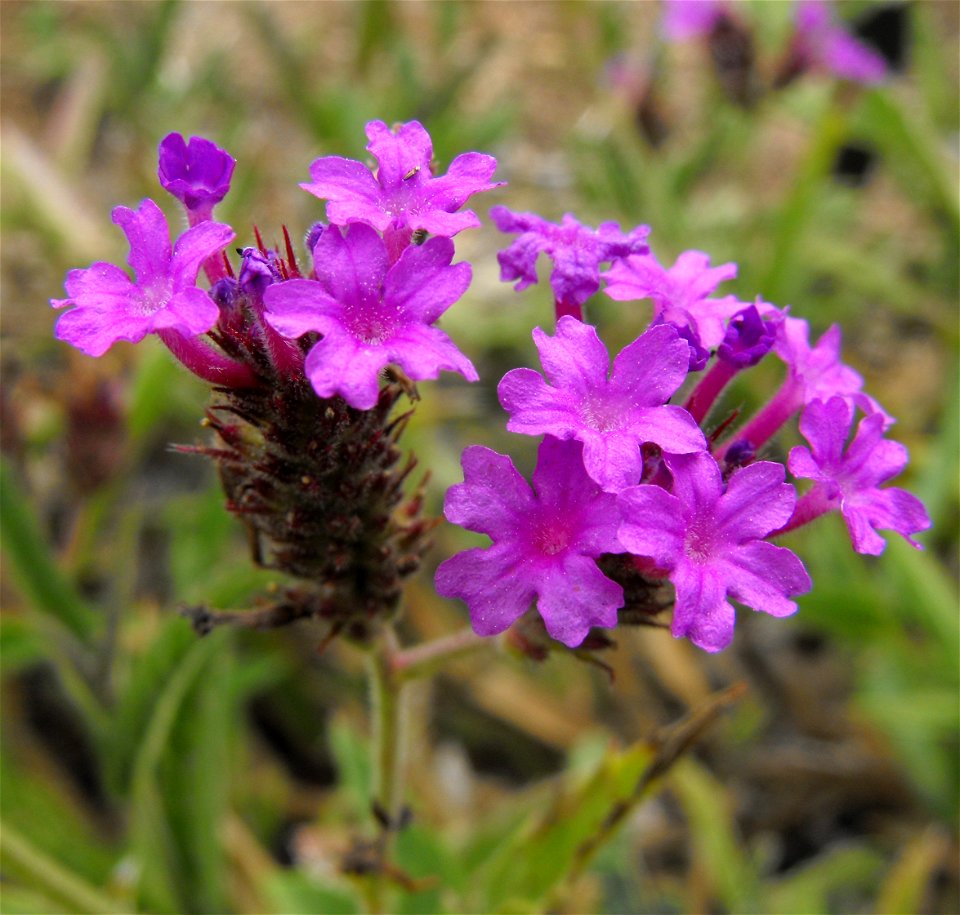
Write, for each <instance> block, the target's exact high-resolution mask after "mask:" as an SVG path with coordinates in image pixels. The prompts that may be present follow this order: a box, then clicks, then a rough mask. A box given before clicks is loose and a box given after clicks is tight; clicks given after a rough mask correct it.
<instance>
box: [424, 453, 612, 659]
mask: <svg viewBox="0 0 960 915" xmlns="http://www.w3.org/2000/svg"><path fill="white" fill-rule="evenodd" d="M580 451H581V449H580V446H579V445H578V444H577V443H576V442H560V441H558V440H557V439H554V438H550V437H547V438H545V439H544V440H543V442H542V443H541V444H540V450H539V455H538V458H537V469H536V470H535V471H534V473H533V489H532V490H531V488H530V487H529V486H528V485H527V482H526V480H524V479H523V477H521V476H520V474H519V473H517V470H516V468H515V467H514V466H513V461H511V460H510V458H509V457H507V456H506V455H502V454H497V453H496V452H495V451H491V450H490V449H489V448H484V447H482V446H480V445H473V446H471V447H470V448H467V450H466V451H464V453H463V476H464V481H463V483H460V484H458V485H457V486H452V487H451V488H450V489H449V490H448V491H447V498H446V503H445V505H444V514H445V515H446V517H447V520H448V521H451V522H452V523H453V524H459V525H461V526H462V527H465V528H467V530H471V531H478V532H480V533H482V534H487V535H488V536H489V537H490V539H491V540H492V541H493V544H492V545H491V546H490V547H488V548H477V549H472V550H467V551H466V552H463V553H458V554H457V555H456V556H453V557H451V558H450V559H448V560H446V561H445V562H443V563H441V564H440V567H439V568H438V569H437V576H436V586H437V592H438V593H439V594H442V595H443V596H444V597H459V598H460V599H461V600H463V601H464V602H465V603H466V604H467V606H468V607H469V609H470V619H471V621H472V623H473V628H474V630H475V631H476V632H477V633H478V634H479V635H496V634H497V633H498V632H503V631H504V630H505V629H507V628H508V627H509V626H510V625H512V624H513V623H514V622H516V621H517V620H518V619H519V618H520V617H521V616H522V615H523V614H524V613H525V612H526V611H527V609H528V608H529V607H530V605H531V604H532V603H533V601H534V600H536V602H537V609H538V611H539V612H540V616H542V617H543V621H544V623H545V624H546V628H547V632H548V633H549V634H550V635H551V637H553V638H555V639H557V640H558V641H560V642H563V643H564V644H565V645H568V646H570V647H571V648H573V647H575V646H577V645H579V644H580V643H581V642H582V641H583V640H584V638H586V636H587V633H588V632H589V630H590V627H591V626H606V627H610V626H615V625H616V623H617V610H618V609H619V608H620V607H621V606H622V605H623V589H622V588H621V587H620V585H618V584H616V583H615V582H612V581H611V580H610V579H609V578H607V577H606V576H605V575H604V574H603V573H602V572H601V571H600V570H599V569H598V568H597V564H596V562H595V560H596V558H597V557H598V556H600V555H601V554H602V553H621V552H623V550H622V549H621V547H620V545H619V543H618V541H617V525H618V524H619V514H618V512H617V503H616V497H615V496H613V495H610V494H608V493H604V492H601V491H600V488H599V487H598V486H597V485H596V483H594V482H593V481H592V480H591V479H590V478H589V477H588V476H587V475H586V473H584V470H583V461H582V459H581V454H580Z"/></svg>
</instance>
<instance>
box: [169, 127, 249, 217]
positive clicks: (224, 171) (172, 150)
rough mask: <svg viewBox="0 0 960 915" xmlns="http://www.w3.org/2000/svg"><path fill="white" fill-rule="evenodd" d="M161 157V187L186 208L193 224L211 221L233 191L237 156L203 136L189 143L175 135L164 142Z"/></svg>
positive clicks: (191, 139)
mask: <svg viewBox="0 0 960 915" xmlns="http://www.w3.org/2000/svg"><path fill="white" fill-rule="evenodd" d="M159 157H160V163H159V168H158V170H157V174H158V175H159V177H160V184H161V185H163V188H164V190H166V191H168V192H169V193H171V194H172V195H173V196H174V197H176V198H177V200H179V201H180V202H181V203H182V204H183V205H184V207H185V208H186V210H187V213H188V214H189V216H190V224H191V225H194V224H196V223H197V222H202V221H203V220H205V219H209V218H210V215H211V213H212V212H213V208H214V207H215V206H216V205H217V204H218V203H219V202H220V201H221V200H223V198H224V197H226V195H227V192H228V191H229V190H230V179H231V178H232V177H233V168H234V166H235V165H236V164H237V163H236V160H235V159H234V158H233V156H231V155H230V154H229V153H228V152H226V150H223V149H221V148H220V147H219V146H217V145H216V144H215V143H212V142H211V141H210V140H205V139H204V138H203V137H191V138H190V142H189V144H188V143H187V142H186V141H185V140H184V139H183V137H182V136H181V135H180V134H179V133H171V134H167V136H165V137H164V138H163V140H161V141H160V149H159Z"/></svg>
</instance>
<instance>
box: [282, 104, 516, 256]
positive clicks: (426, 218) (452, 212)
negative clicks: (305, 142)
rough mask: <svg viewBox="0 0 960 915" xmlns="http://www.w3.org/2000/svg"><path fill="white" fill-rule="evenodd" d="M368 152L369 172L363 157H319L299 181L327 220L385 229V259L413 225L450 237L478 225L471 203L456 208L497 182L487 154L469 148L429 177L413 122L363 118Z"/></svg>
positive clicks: (427, 144)
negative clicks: (372, 162)
mask: <svg viewBox="0 0 960 915" xmlns="http://www.w3.org/2000/svg"><path fill="white" fill-rule="evenodd" d="M366 129H367V138H368V139H369V141H370V142H369V143H368V144H367V151H368V152H369V153H370V154H371V155H372V156H373V157H374V159H376V160H377V165H378V168H377V173H376V175H375V176H374V174H373V173H372V172H371V171H370V169H368V168H367V166H366V165H364V164H363V163H362V162H357V161H356V160H354V159H344V158H342V157H340V156H324V157H323V158H320V159H316V160H315V161H314V162H313V163H312V164H311V166H310V177H311V179H312V180H311V181H309V182H306V183H304V184H301V185H300V186H301V187H302V188H303V189H304V190H306V191H309V192H310V193H311V194H314V195H315V196H317V197H319V198H321V199H322V200H326V201H327V218H328V219H329V220H330V222H332V223H334V225H339V226H345V225H348V224H349V223H352V222H363V223H366V224H367V225H370V226H373V227H374V228H375V229H377V230H378V231H380V232H383V233H384V238H385V240H386V242H387V246H388V249H389V251H390V254H391V258H392V259H396V257H397V256H398V255H399V253H400V251H401V250H403V248H405V247H406V245H407V244H408V243H409V241H410V238H411V236H412V234H413V232H414V231H416V230H419V229H422V230H424V231H426V232H429V233H430V234H432V235H440V236H443V237H445V238H450V237H452V236H454V235H456V234H457V233H458V232H460V231H462V230H463V229H470V228H475V227H476V226H479V225H480V220H479V219H478V218H477V216H476V214H475V213H473V212H472V211H470V210H465V211H463V212H462V213H458V212H457V210H459V209H460V207H462V206H463V204H464V203H465V202H466V200H467V198H468V197H470V196H472V195H473V194H476V193H478V192H480V191H488V190H491V189H493V188H495V187H499V186H500V184H501V182H491V181H490V179H491V177H492V176H493V173H494V171H495V170H496V167H497V160H496V159H494V158H493V156H487V155H484V154H483V153H477V152H468V153H462V154H461V155H459V156H457V157H456V158H455V159H454V160H453V161H452V162H451V163H450V167H449V169H448V170H447V174H446V175H441V176H437V177H434V174H433V171H432V164H431V163H432V159H433V143H432V141H431V140H430V135H429V134H428V133H427V131H426V130H424V128H423V125H422V124H420V122H419V121H408V122H407V123H405V124H400V125H398V126H397V127H396V129H395V130H391V129H390V128H389V127H388V126H387V125H386V124H385V123H384V122H383V121H371V122H370V123H369V124H367V128H366Z"/></svg>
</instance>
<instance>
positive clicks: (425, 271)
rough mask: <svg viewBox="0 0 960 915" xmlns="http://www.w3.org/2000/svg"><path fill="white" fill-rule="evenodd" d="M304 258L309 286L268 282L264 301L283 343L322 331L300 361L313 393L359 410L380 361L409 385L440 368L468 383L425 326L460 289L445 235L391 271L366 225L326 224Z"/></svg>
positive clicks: (449, 345)
mask: <svg viewBox="0 0 960 915" xmlns="http://www.w3.org/2000/svg"><path fill="white" fill-rule="evenodd" d="M313 259H314V264H315V268H314V269H315V272H316V274H317V278H316V279H315V280H303V279H299V280H290V281H288V282H285V283H275V284H274V285H272V286H268V287H267V289H266V290H265V292H264V305H265V307H266V315H265V317H266V320H267V322H268V323H269V324H270V325H271V326H272V327H274V328H275V329H276V330H277V331H279V332H280V333H281V334H283V335H284V336H285V337H300V336H302V335H303V334H306V333H308V332H310V331H317V332H319V333H321V334H323V339H322V340H320V341H319V342H318V343H317V344H315V345H314V347H313V349H311V350H310V352H309V353H308V354H307V358H306V362H305V364H304V370H305V371H306V374H307V377H308V378H309V379H310V382H311V384H312V385H313V388H314V390H315V391H316V392H317V394H318V395H319V396H320V397H333V396H334V395H335V394H339V395H341V396H342V397H343V398H344V399H345V400H346V401H347V402H348V403H349V404H350V405H351V406H353V407H356V408H357V409H358V410H369V409H371V408H372V407H373V406H374V405H375V404H376V402H377V396H378V375H379V372H380V370H381V369H382V368H383V367H384V366H385V365H387V364H388V363H394V364H396V365H399V366H400V367H401V368H402V369H403V370H404V371H405V372H406V373H407V374H408V375H409V376H410V377H411V378H413V379H415V380H422V379H426V378H436V377H437V375H438V374H439V373H440V371H441V370H448V371H453V372H459V373H460V374H461V375H463V376H464V377H466V378H468V379H469V380H470V381H476V380H477V373H476V370H475V369H474V367H473V365H472V364H471V363H470V360H469V359H467V358H466V356H464V355H463V353H461V352H460V350H458V349H457V348H456V346H454V344H453V342H452V341H451V340H450V338H449V337H448V336H447V335H446V334H445V333H444V332H443V331H441V330H440V329H439V328H436V327H433V326H432V325H433V324H434V323H435V322H436V321H437V319H438V318H439V317H440V316H441V315H442V314H443V313H444V312H445V311H446V310H447V309H448V308H449V307H450V306H451V305H452V304H453V303H454V302H455V301H456V300H457V299H459V298H460V296H461V295H463V293H464V292H465V291H466V288H467V286H469V285H470V278H471V269H470V265H469V264H467V263H459V264H453V265H451V264H450V261H451V260H452V259H453V242H451V241H450V240H449V239H447V238H432V239H430V240H429V241H428V242H426V243H425V244H423V245H420V246H416V245H414V246H411V247H409V248H406V249H405V250H404V251H403V253H402V254H401V256H400V259H399V260H398V261H397V262H396V263H395V264H392V265H391V264H390V263H389V258H388V256H387V248H386V245H385V243H384V241H383V239H381V238H380V236H379V235H378V234H377V233H376V232H375V231H374V230H373V229H371V228H370V227H369V226H366V225H362V224H357V225H353V226H351V227H350V229H349V230H347V231H346V234H343V233H342V232H341V231H340V230H339V229H336V228H332V227H331V228H329V229H327V230H326V231H325V232H324V233H323V234H322V235H321V236H320V239H319V241H318V242H317V245H316V247H315V248H314V251H313Z"/></svg>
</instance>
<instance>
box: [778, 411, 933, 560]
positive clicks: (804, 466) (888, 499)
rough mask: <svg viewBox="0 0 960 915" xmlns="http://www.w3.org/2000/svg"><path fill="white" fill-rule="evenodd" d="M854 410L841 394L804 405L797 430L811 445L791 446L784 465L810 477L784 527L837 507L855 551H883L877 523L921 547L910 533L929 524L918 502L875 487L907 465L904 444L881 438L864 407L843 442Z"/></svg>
mask: <svg viewBox="0 0 960 915" xmlns="http://www.w3.org/2000/svg"><path fill="white" fill-rule="evenodd" d="M854 413H855V411H854V408H853V406H852V405H851V404H849V403H848V402H847V401H845V400H844V399H843V398H842V397H832V398H830V400H828V401H823V400H814V401H813V402H811V403H810V404H808V405H807V407H806V409H805V410H804V411H803V415H802V416H801V417H800V432H801V433H802V434H803V437H804V438H805V439H806V440H807V441H808V442H809V443H810V447H809V448H804V447H803V446H797V447H796V448H794V449H792V450H791V452H790V458H789V461H788V465H787V466H788V467H789V468H790V472H791V473H792V474H793V475H794V476H795V477H800V478H805V479H810V480H813V481H814V486H813V488H812V489H811V490H810V491H809V492H808V493H807V494H806V495H804V497H803V498H802V499H801V500H800V503H799V504H798V505H797V509H796V512H795V513H794V518H793V524H791V525H788V527H790V526H796V525H797V524H801V523H806V522H808V521H811V520H813V518H815V517H817V516H819V515H821V514H823V513H824V512H827V511H831V510H835V509H839V511H840V514H841V515H842V516H843V520H844V521H845V522H846V524H847V529H848V530H849V531H850V539H851V540H852V541H853V548H854V549H855V550H856V551H857V552H858V553H867V554H869V555H873V556H876V555H879V554H880V553H882V552H883V550H884V548H885V547H886V543H885V542H884V540H883V538H882V537H881V536H880V535H879V534H877V530H878V529H882V530H892V531H896V532H897V533H898V534H900V535H901V536H903V537H904V538H905V539H906V541H907V542H908V543H909V544H910V545H911V546H914V547H916V548H917V549H922V546H921V544H919V543H917V542H916V541H915V540H914V539H913V538H912V537H911V534H915V533H917V532H918V531H925V530H927V528H929V527H930V518H929V516H928V515H927V512H926V509H925V508H924V506H923V503H922V502H921V501H920V500H919V499H918V498H917V497H916V496H914V495H912V494H911V493H908V492H906V490H903V489H898V488H896V487H889V488H887V489H880V485H881V484H882V483H886V482H887V480H890V479H892V478H893V477H895V476H897V474H899V473H900V472H901V471H902V470H903V468H904V467H906V465H907V459H908V455H907V449H906V448H905V447H904V446H903V445H901V444H900V443H899V442H893V441H889V440H886V439H884V437H883V431H884V417H883V415H882V414H879V413H867V415H865V416H864V417H863V419H861V420H860V423H859V425H858V426H857V431H856V434H855V435H854V437H853V439H852V440H851V441H850V443H849V445H846V443H847V439H848V438H849V435H850V428H851V426H852V424H853V418H854ZM845 445H846V448H845V447H844V446H845Z"/></svg>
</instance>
